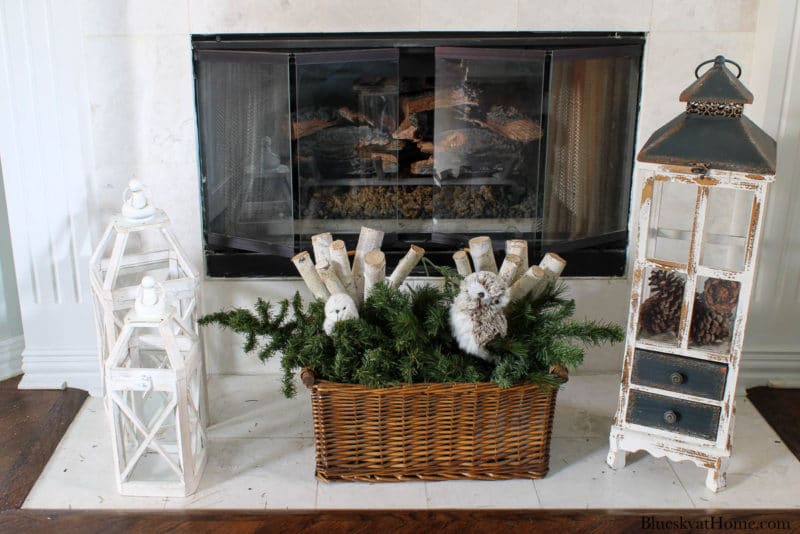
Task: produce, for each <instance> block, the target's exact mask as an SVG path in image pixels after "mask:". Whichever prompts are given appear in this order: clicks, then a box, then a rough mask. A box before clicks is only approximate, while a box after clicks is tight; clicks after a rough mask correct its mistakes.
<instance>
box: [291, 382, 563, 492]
mask: <svg viewBox="0 0 800 534" xmlns="http://www.w3.org/2000/svg"><path fill="white" fill-rule="evenodd" d="M560 374H561V377H562V379H564V380H566V374H564V373H560ZM302 376H303V382H304V383H305V384H306V385H307V386H309V388H310V389H311V405H312V411H313V416H314V441H315V444H316V456H317V466H316V467H317V478H319V479H320V480H324V481H332V480H350V481H366V482H392V481H400V480H457V479H466V480H500V479H509V478H542V477H543V476H545V474H547V470H548V466H549V460H550V434H551V432H552V428H553V412H554V411H555V404H556V394H557V392H558V388H552V389H548V388H540V387H538V386H535V385H520V386H515V387H512V388H508V389H503V388H500V387H498V386H497V385H495V384H493V383H484V382H481V383H473V384H464V383H451V384H411V385H403V386H398V387H390V388H369V387H366V386H360V385H354V384H340V383H334V382H327V381H323V380H319V381H317V380H315V379H314V374H313V372H311V371H309V370H304V371H303V373H302Z"/></svg>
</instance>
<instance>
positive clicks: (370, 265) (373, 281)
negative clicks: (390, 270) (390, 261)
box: [364, 250, 386, 300]
mask: <svg viewBox="0 0 800 534" xmlns="http://www.w3.org/2000/svg"><path fill="white" fill-rule="evenodd" d="M385 280H386V256H385V255H384V253H383V252H381V251H380V250H370V251H369V252H367V254H366V256H365V257H364V300H367V297H369V294H370V292H371V291H372V288H373V287H375V286H376V285H377V284H379V283H381V282H384V281H385Z"/></svg>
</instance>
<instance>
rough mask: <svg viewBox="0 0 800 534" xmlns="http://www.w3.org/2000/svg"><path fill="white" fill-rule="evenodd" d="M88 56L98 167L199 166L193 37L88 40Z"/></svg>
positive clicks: (86, 44)
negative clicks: (180, 164) (191, 40)
mask: <svg viewBox="0 0 800 534" xmlns="http://www.w3.org/2000/svg"><path fill="white" fill-rule="evenodd" d="M84 53H85V57H86V62H87V73H88V74H87V77H88V89H89V105H90V108H91V129H92V136H93V141H94V158H95V165H96V167H97V168H100V169H102V168H108V167H119V166H123V165H126V166H133V165H140V166H143V165H153V164H155V163H160V164H176V163H185V164H188V163H192V164H194V165H195V167H196V164H197V163H196V162H197V140H196V119H195V109H194V83H193V74H192V50H191V43H190V41H189V36H188V35H184V36H127V37H87V38H85V39H84Z"/></svg>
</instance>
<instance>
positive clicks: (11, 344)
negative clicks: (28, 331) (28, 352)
mask: <svg viewBox="0 0 800 534" xmlns="http://www.w3.org/2000/svg"><path fill="white" fill-rule="evenodd" d="M24 348H25V338H24V337H22V336H15V337H11V338H8V339H2V340H0V380H5V379H7V378H11V377H12V376H17V375H18V374H20V373H21V372H22V349H24Z"/></svg>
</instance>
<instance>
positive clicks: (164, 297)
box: [105, 276, 207, 497]
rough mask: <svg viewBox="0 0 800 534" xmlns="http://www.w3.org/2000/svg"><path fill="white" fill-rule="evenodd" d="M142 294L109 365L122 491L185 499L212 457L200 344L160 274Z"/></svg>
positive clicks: (146, 281)
mask: <svg viewBox="0 0 800 534" xmlns="http://www.w3.org/2000/svg"><path fill="white" fill-rule="evenodd" d="M136 293H137V295H136V297H135V303H134V306H133V309H132V310H130V311H129V312H128V314H127V315H126V316H125V319H124V320H123V326H122V329H121V331H120V333H119V336H118V338H117V341H116V343H115V344H114V347H113V348H112V350H111V353H110V354H109V357H108V360H107V361H106V363H105V382H106V397H105V399H106V411H107V412H108V417H109V419H110V424H111V431H112V435H113V450H114V472H115V473H116V476H117V484H118V488H119V492H120V493H121V494H123V495H134V496H156V497H162V496H163V497H185V496H187V495H191V494H192V493H194V491H195V490H196V489H197V485H198V482H199V481H200V476H201V475H202V472H203V469H204V467H205V463H206V458H207V454H206V449H207V438H206V432H205V426H204V424H203V420H202V419H201V417H200V407H201V406H202V405H203V403H204V400H205V399H204V397H205V387H204V384H205V376H204V374H203V369H202V356H201V351H200V341H199V338H198V336H197V334H196V333H195V331H194V328H193V325H192V324H189V323H187V322H185V321H184V320H183V319H182V318H181V317H180V316H179V315H178V313H177V307H176V302H175V300H174V298H173V297H172V296H171V295H170V293H169V292H167V291H165V289H164V287H163V286H162V285H161V284H159V283H158V282H156V280H155V279H154V278H152V277H150V276H146V277H144V279H143V280H142V283H141V286H139V287H138V290H137V292H136Z"/></svg>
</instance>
